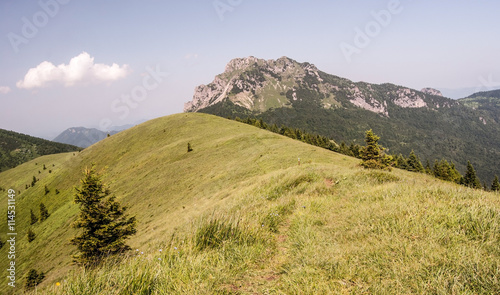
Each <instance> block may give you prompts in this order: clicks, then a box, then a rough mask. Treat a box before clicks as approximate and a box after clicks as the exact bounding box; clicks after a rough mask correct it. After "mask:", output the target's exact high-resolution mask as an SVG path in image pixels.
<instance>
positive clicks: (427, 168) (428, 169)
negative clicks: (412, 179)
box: [425, 160, 433, 175]
mask: <svg viewBox="0 0 500 295" xmlns="http://www.w3.org/2000/svg"><path fill="white" fill-rule="evenodd" d="M425 173H427V174H431V175H432V174H433V173H432V169H431V163H430V162H429V160H427V161H426V163H425Z"/></svg>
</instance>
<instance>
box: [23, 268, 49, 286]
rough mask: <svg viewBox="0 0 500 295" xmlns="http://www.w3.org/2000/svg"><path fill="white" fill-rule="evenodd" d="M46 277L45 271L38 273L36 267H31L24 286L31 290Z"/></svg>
mask: <svg viewBox="0 0 500 295" xmlns="http://www.w3.org/2000/svg"><path fill="white" fill-rule="evenodd" d="M44 278H45V274H44V273H43V272H40V273H38V271H36V270H35V269H30V271H29V272H28V275H27V276H26V284H25V285H24V287H25V288H26V289H27V290H31V289H33V288H35V287H36V286H38V285H39V284H40V283H41V282H42V281H43V279H44Z"/></svg>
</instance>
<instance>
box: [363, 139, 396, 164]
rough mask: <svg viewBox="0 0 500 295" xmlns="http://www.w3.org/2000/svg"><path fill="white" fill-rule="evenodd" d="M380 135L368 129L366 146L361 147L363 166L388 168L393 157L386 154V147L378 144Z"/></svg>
mask: <svg viewBox="0 0 500 295" xmlns="http://www.w3.org/2000/svg"><path fill="white" fill-rule="evenodd" d="M379 139H380V137H378V136H377V135H375V134H374V133H373V131H372V130H371V129H370V130H368V131H366V136H365V142H366V146H365V147H362V148H361V151H360V155H361V159H362V162H361V166H363V167H365V168H372V169H386V168H387V167H388V166H389V165H390V162H391V161H392V157H390V156H387V155H385V154H384V152H383V151H384V148H383V147H381V146H380V145H379V144H378V140H379Z"/></svg>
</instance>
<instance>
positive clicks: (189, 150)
mask: <svg viewBox="0 0 500 295" xmlns="http://www.w3.org/2000/svg"><path fill="white" fill-rule="evenodd" d="M187 151H188V153H189V152H192V151H193V148H192V147H191V144H190V143H189V142H188V148H187Z"/></svg>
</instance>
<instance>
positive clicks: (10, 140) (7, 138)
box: [0, 129, 81, 171]
mask: <svg viewBox="0 0 500 295" xmlns="http://www.w3.org/2000/svg"><path fill="white" fill-rule="evenodd" d="M79 150H81V148H79V147H77V146H72V145H68V144H62V143H58V142H53V141H49V140H45V139H42V138H38V137H33V136H29V135H25V134H21V133H17V132H14V131H8V130H4V129H0V171H4V170H7V169H10V168H13V167H16V166H17V165H20V164H22V163H24V162H27V161H30V160H32V159H34V158H37V157H39V156H43V155H49V154H57V153H65V152H72V151H79Z"/></svg>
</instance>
